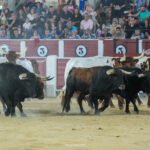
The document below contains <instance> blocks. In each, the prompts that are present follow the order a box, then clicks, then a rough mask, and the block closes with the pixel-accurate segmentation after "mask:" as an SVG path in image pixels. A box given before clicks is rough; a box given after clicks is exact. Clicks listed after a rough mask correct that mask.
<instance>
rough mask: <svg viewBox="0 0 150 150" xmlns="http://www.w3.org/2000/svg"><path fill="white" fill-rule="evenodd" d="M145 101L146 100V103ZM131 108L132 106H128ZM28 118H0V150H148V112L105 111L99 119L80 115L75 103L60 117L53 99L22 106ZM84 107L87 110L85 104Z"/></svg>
mask: <svg viewBox="0 0 150 150" xmlns="http://www.w3.org/2000/svg"><path fill="white" fill-rule="evenodd" d="M145 102H146V101H145ZM130 105H131V104H130ZM23 106H24V111H25V113H26V114H27V116H28V117H26V118H22V117H20V116H19V112H18V111H17V117H16V118H11V117H5V116H4V114H3V113H2V114H1V115H0V150H150V111H149V110H148V108H147V106H146V105H142V106H139V110H140V114H139V115H136V114H135V113H134V112H133V107H132V106H131V107H130V110H131V115H126V114H125V113H124V110H119V109H118V106H117V105H116V108H110V107H109V108H108V109H107V110H106V111H105V112H103V113H101V115H100V116H95V115H93V113H94V112H90V113H88V114H87V115H80V114H79V113H80V112H79V107H78V105H77V104H76V101H75V100H74V101H73V102H72V104H71V112H70V113H68V114H61V106H60V101H59V100H58V99H54V98H47V99H45V100H42V101H40V100H32V101H26V102H24V103H23ZM84 108H85V109H86V111H89V110H90V108H89V107H88V106H87V104H85V103H84Z"/></svg>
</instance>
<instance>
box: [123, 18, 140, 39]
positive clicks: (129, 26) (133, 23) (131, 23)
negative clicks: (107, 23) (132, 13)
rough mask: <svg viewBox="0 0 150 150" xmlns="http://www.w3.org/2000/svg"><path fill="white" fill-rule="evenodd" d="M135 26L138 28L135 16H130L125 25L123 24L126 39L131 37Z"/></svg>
mask: <svg viewBox="0 0 150 150" xmlns="http://www.w3.org/2000/svg"><path fill="white" fill-rule="evenodd" d="M136 28H140V27H139V24H137V23H136V20H135V18H133V17H132V18H130V19H129V22H128V23H127V25H125V34H126V39H130V38H131V36H132V34H133V33H134V32H135V29H136Z"/></svg>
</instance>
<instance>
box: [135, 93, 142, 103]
mask: <svg viewBox="0 0 150 150" xmlns="http://www.w3.org/2000/svg"><path fill="white" fill-rule="evenodd" d="M136 100H137V102H138V104H139V105H142V104H143V103H142V101H141V99H140V98H139V96H138V95H137V99H136Z"/></svg>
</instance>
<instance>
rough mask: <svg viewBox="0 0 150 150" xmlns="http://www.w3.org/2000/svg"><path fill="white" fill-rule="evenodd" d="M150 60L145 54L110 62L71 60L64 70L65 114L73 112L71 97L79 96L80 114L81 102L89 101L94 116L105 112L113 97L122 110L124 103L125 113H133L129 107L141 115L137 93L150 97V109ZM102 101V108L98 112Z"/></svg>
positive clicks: (82, 111)
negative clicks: (141, 92) (137, 103)
mask: <svg viewBox="0 0 150 150" xmlns="http://www.w3.org/2000/svg"><path fill="white" fill-rule="evenodd" d="M149 68H150V58H149V57H144V52H143V53H142V54H141V55H140V56H138V57H126V56H125V55H124V56H123V57H122V58H111V57H105V58H104V57H94V58H80V59H79V58H78V59H75V58H74V59H71V60H70V61H69V62H68V63H67V65H66V69H65V75H64V78H65V86H64V87H63V89H62V91H61V96H62V105H63V111H64V110H65V111H66V112H68V111H69V110H70V100H71V97H72V96H73V95H74V93H76V96H77V101H78V104H79V106H80V111H81V113H84V109H83V106H82V100H83V99H85V98H86V99H88V103H89V105H90V106H91V107H92V108H93V107H94V108H95V114H99V113H100V112H102V111H104V110H105V109H106V108H107V107H108V105H109V103H110V102H111V104H112V101H111V97H112V95H113V94H115V95H116V97H117V98H118V102H119V104H120V108H122V106H123V103H124V99H125V101H126V108H125V112H126V113H130V111H129V103H130V102H131V103H132V104H133V106H134V111H135V112H136V113H138V112H139V110H138V108H137V106H136V99H137V101H138V102H139V104H141V103H142V101H141V100H140V99H139V97H138V92H139V91H143V92H145V93H147V94H148V106H149V107H150V97H149V94H150V71H149ZM99 101H102V102H103V103H102V106H101V107H100V108H98V104H99Z"/></svg>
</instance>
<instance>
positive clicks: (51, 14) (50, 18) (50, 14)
mask: <svg viewBox="0 0 150 150" xmlns="http://www.w3.org/2000/svg"><path fill="white" fill-rule="evenodd" d="M57 17H58V16H57V12H56V9H55V8H54V6H52V5H51V6H50V7H49V9H48V13H47V18H48V21H53V22H56V18H57Z"/></svg>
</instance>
